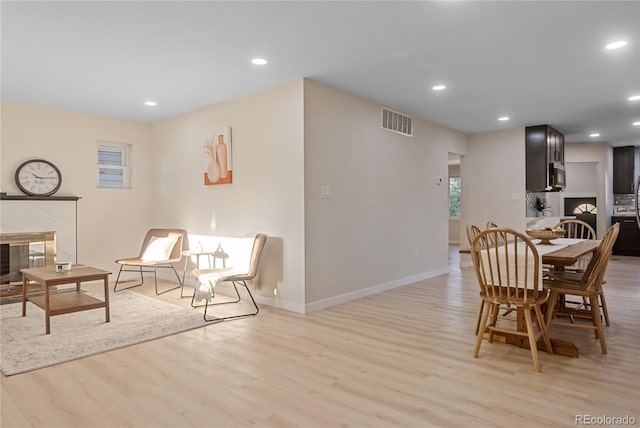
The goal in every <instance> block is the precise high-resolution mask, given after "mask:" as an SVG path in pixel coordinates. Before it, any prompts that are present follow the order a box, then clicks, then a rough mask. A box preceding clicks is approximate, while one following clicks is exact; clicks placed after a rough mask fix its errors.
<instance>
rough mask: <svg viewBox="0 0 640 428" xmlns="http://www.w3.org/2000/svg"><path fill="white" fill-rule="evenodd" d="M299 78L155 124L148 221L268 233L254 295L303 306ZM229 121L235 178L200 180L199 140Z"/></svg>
mask: <svg viewBox="0 0 640 428" xmlns="http://www.w3.org/2000/svg"><path fill="white" fill-rule="evenodd" d="M302 91H303V85H302V80H298V81H295V82H291V83H289V84H286V85H283V86H279V87H276V88H273V89H270V90H267V91H263V92H260V93H257V94H253V95H250V96H246V97H243V98H238V99H235V100H232V101H229V102H225V103H222V104H218V105H214V106H211V107H207V108H205V109H202V110H199V111H196V112H192V113H189V114H185V115H182V116H178V117H175V118H172V119H169V120H165V121H162V122H159V123H156V124H154V125H153V127H152V141H153V148H154V150H153V155H152V156H151V158H150V159H149V161H150V163H151V164H152V165H153V176H154V186H153V188H152V191H151V196H152V203H151V206H152V210H151V212H152V214H151V221H152V223H153V224H154V225H158V226H167V225H171V226H180V227H184V228H186V229H187V230H188V231H189V232H190V233H194V234H203V235H211V234H214V235H223V236H242V235H245V234H247V233H256V232H262V233H266V234H267V235H268V236H269V240H268V241H267V245H266V247H265V253H264V255H263V261H264V263H262V265H261V266H262V268H261V272H260V285H259V288H258V290H257V291H256V294H257V296H256V297H257V300H259V301H260V302H262V303H267V304H270V305H273V306H279V307H283V308H286V309H290V310H294V311H298V312H303V311H304V292H305V280H304V271H305V267H304V252H305V248H304V201H303V192H304V169H303V167H304V164H303V152H304V141H303V138H304V134H303V108H302V105H303V92H302ZM223 126H231V133H232V158H233V184H230V185H229V184H226V185H216V186H204V184H203V172H204V170H205V166H206V164H207V162H208V160H207V158H206V156H205V155H204V149H203V143H204V140H205V139H206V138H207V137H209V136H210V135H211V133H212V132H213V131H214V130H215V129H218V128H220V127H223Z"/></svg>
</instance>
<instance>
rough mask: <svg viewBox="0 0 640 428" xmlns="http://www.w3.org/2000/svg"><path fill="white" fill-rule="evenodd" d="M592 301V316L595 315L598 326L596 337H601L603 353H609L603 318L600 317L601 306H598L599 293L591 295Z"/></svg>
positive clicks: (595, 322) (595, 323)
mask: <svg viewBox="0 0 640 428" xmlns="http://www.w3.org/2000/svg"><path fill="white" fill-rule="evenodd" d="M589 300H590V303H591V316H592V317H593V324H594V325H595V327H596V337H597V338H599V339H600V348H601V349H602V353H603V354H606V353H607V344H606V343H605V340H604V328H603V327H602V320H601V319H600V306H598V295H597V294H596V295H593V296H591V297H589Z"/></svg>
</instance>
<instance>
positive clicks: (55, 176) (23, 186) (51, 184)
mask: <svg viewBox="0 0 640 428" xmlns="http://www.w3.org/2000/svg"><path fill="white" fill-rule="evenodd" d="M16 184H17V185H18V188H19V189H20V190H21V191H22V192H24V193H26V194H27V195H31V196H49V195H53V194H54V193H56V192H57V191H58V189H60V185H61V184H62V174H60V170H59V169H58V167H57V166H55V165H54V164H52V163H51V162H49V161H46V160H42V159H31V160H28V161H26V162H23V163H22V164H21V165H20V166H19V167H18V169H16Z"/></svg>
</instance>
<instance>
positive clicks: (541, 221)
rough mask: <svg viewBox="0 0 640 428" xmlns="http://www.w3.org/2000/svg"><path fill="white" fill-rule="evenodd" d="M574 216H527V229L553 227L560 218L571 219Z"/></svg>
mask: <svg viewBox="0 0 640 428" xmlns="http://www.w3.org/2000/svg"><path fill="white" fill-rule="evenodd" d="M575 218H576V217H575V216H563V217H527V230H529V229H544V228H546V227H553V226H555V225H556V224H558V223H560V222H561V221H562V220H573V219H575Z"/></svg>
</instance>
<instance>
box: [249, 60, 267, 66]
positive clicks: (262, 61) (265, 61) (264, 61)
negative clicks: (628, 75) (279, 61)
mask: <svg viewBox="0 0 640 428" xmlns="http://www.w3.org/2000/svg"><path fill="white" fill-rule="evenodd" d="M268 62H269V61H267V60H266V59H264V58H254V59H252V60H251V63H252V64H254V65H265V64H266V63H268Z"/></svg>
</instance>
